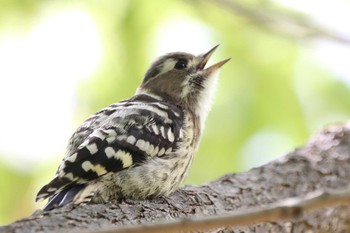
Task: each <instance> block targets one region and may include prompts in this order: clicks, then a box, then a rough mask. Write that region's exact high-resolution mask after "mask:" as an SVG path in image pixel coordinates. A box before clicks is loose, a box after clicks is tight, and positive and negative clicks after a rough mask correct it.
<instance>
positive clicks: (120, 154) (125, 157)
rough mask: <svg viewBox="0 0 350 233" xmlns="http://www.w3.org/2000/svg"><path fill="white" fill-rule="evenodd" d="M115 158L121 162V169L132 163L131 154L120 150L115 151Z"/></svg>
mask: <svg viewBox="0 0 350 233" xmlns="http://www.w3.org/2000/svg"><path fill="white" fill-rule="evenodd" d="M115 158H116V159H119V160H120V161H121V162H122V164H123V168H126V167H130V166H131V165H132V163H133V161H132V156H131V154H129V153H127V152H125V151H122V150H118V151H117V153H116V154H115Z"/></svg>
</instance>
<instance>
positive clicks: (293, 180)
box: [0, 122, 350, 233]
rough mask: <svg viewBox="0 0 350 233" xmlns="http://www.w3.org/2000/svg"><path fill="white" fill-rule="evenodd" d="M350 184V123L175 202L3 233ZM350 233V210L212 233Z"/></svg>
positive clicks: (36, 220) (225, 206) (213, 208)
mask: <svg viewBox="0 0 350 233" xmlns="http://www.w3.org/2000/svg"><path fill="white" fill-rule="evenodd" d="M349 184H350V122H349V123H347V124H345V125H332V126H329V127H328V128H327V129H325V130H323V131H322V132H320V133H318V134H316V135H315V136H314V137H312V138H311V140H310V141H309V142H308V143H307V144H305V145H304V146H303V147H301V148H299V149H296V150H295V151H293V152H291V153H289V154H287V155H285V156H283V157H281V158H279V159H277V160H275V161H272V162H270V163H268V164H266V165H264V166H261V167H258V168H253V169H251V170H249V171H247V172H242V173H239V174H228V175H226V176H224V177H222V178H220V179H218V180H216V181H212V182H210V183H208V184H204V185H201V186H186V187H184V188H183V189H181V190H178V191H176V192H175V193H173V194H172V195H171V196H170V197H167V198H158V199H154V200H143V201H140V200H125V201H123V202H111V203H107V204H104V205H102V204H98V205H85V206H73V205H68V206H66V207H63V208H59V209H55V210H52V211H50V212H42V211H36V212H35V213H34V214H33V215H32V216H30V217H28V218H25V219H21V220H19V221H17V222H14V223H12V224H10V225H7V226H4V227H1V228H0V232H17V233H21V232H67V231H75V232H93V231H100V230H105V229H110V228H116V227H118V226H125V225H135V224H140V223H157V222H159V221H161V220H172V219H178V218H183V217H192V216H203V215H220V214H226V213H229V212H232V211H237V210H245V209H247V208H250V207H260V206H269V205H271V204H273V203H276V202H278V201H280V200H283V199H286V198H289V197H302V196H305V195H306V194H308V193H310V192H313V191H315V190H322V189H341V188H345V187H348V186H349ZM307 230H309V231H308V232H350V207H349V206H343V207H330V208H324V209H321V210H317V211H314V212H311V213H309V214H307V215H305V216H304V217H302V218H299V219H296V220H293V221H281V222H268V223H257V224H256V225H252V226H240V227H235V228H225V227H223V228H221V229H214V230H211V232H305V231H307Z"/></svg>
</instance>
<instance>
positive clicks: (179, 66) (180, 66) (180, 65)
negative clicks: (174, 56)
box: [175, 59, 187, 70]
mask: <svg viewBox="0 0 350 233" xmlns="http://www.w3.org/2000/svg"><path fill="white" fill-rule="evenodd" d="M186 68H187V61H186V60H183V59H181V60H179V61H178V62H176V64H175V69H178V70H182V69H186Z"/></svg>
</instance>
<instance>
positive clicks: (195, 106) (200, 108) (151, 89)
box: [137, 45, 230, 116]
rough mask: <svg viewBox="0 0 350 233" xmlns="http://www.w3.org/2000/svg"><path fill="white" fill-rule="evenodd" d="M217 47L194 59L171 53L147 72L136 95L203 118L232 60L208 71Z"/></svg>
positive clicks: (216, 65) (185, 55)
mask: <svg viewBox="0 0 350 233" xmlns="http://www.w3.org/2000/svg"><path fill="white" fill-rule="evenodd" d="M217 47H218V45H217V46H215V47H214V48H212V49H211V50H209V51H208V52H206V53H204V54H201V55H198V56H195V55H192V54H189V53H183V52H176V53H169V54H166V55H164V56H162V57H160V58H158V59H157V60H156V61H155V62H154V63H153V64H152V65H151V67H150V68H149V69H148V71H147V72H146V75H145V77H144V79H143V81H142V83H141V85H140V87H139V88H138V90H137V94H150V95H154V96H158V97H160V98H162V100H164V101H168V102H171V103H173V104H176V105H178V106H181V107H184V108H190V109H192V110H193V111H194V112H195V113H197V114H199V115H200V116H201V115H203V114H206V113H207V112H208V110H209V108H210V106H211V103H210V101H211V99H212V96H213V92H214V90H215V87H216V82H217V78H216V76H217V73H218V71H219V68H220V67H221V66H223V65H224V64H225V63H226V62H227V61H229V60H230V59H226V60H223V61H220V62H218V63H216V64H214V65H212V66H210V67H208V68H205V65H206V64H207V62H208V60H209V58H210V56H211V55H212V54H213V53H214V51H215V50H216V48H217Z"/></svg>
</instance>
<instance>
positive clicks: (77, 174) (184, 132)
mask: <svg viewBox="0 0 350 233" xmlns="http://www.w3.org/2000/svg"><path fill="white" fill-rule="evenodd" d="M215 48H216V47H215ZM215 48H213V49H212V50H210V51H209V52H208V53H206V54H204V55H200V56H197V57H196V56H193V55H191V54H187V53H173V54H168V55H165V56H164V57H161V58H160V59H159V60H157V61H156V62H155V63H154V64H153V65H152V67H151V68H150V69H149V70H148V72H147V73H146V75H145V78H144V80H143V82H142V84H141V86H140V87H139V88H138V90H137V93H136V95H135V96H133V97H132V98H130V99H128V100H124V101H121V102H118V103H115V104H112V105H110V106H109V107H107V108H104V109H102V110H101V111H99V112H97V113H96V114H95V115H93V116H91V117H90V118H88V119H87V120H86V121H85V122H84V123H83V124H82V125H81V126H80V127H79V128H78V129H77V130H76V132H75V133H74V134H73V135H72V137H71V139H70V141H69V143H68V147H67V152H66V156H65V157H64V159H63V161H62V163H61V164H60V166H59V168H58V170H57V173H56V176H55V178H54V179H53V180H52V181H51V182H50V183H48V184H47V185H45V186H44V187H43V188H42V189H41V190H40V191H39V193H38V195H37V200H40V199H46V198H50V199H49V203H48V204H47V206H46V207H45V210H49V209H52V208H53V207H54V206H63V205H65V204H67V203H70V202H73V203H76V204H78V203H86V202H92V203H102V202H106V201H109V200H112V199H119V198H146V197H155V196H161V195H168V194H170V193H171V192H173V191H174V190H175V189H177V188H178V186H179V185H180V184H181V183H182V181H183V180H184V178H185V177H186V174H187V172H188V170H189V167H190V165H191V163H192V159H193V156H194V154H195V152H196V150H197V148H198V144H199V139H200V135H201V132H202V129H203V126H204V120H205V118H206V114H207V111H208V106H210V103H209V101H210V99H211V97H210V96H209V94H211V92H212V89H213V88H214V86H215V85H214V83H215V82H216V78H215V77H212V76H214V73H216V70H218V69H219V68H220V67H221V66H222V65H223V64H224V63H226V62H227V61H228V60H224V61H222V62H219V63H217V64H215V65H213V66H211V67H209V68H207V69H204V66H205V64H206V62H207V60H208V59H209V57H210V55H211V54H212V53H213V51H214V50H215Z"/></svg>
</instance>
